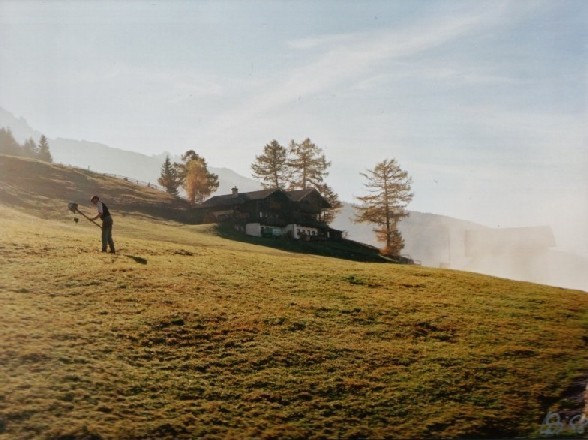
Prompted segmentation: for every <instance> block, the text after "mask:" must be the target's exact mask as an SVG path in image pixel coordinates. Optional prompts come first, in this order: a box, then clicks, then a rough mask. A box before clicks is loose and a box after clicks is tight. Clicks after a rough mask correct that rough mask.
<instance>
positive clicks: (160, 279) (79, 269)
mask: <svg viewBox="0 0 588 440" xmlns="http://www.w3.org/2000/svg"><path fill="white" fill-rule="evenodd" d="M2 185H4V186H2ZM28 188H29V189H30V186H29V187H28ZM2 191H4V193H2ZM19 191H20V192H19ZM23 191H24V189H23V187H22V186H18V185H12V186H8V185H6V184H3V183H2V179H0V196H2V194H4V199H2V197H0V231H2V233H1V234H0V310H2V319H0V336H1V338H0V383H1V386H0V440H8V439H61V440H66V439H69V440H76V439H77V440H82V439H85V440H98V439H128V440H130V439H167V438H169V439H172V438H173V439H192V438H211V439H215V438H219V439H220V438H233V439H242V438H255V439H258V438H259V439H282V438H284V439H304V438H314V439H321V438H324V439H330V438H344V439H362V438H370V439H372V438H373V439H382V438H398V439H405V438H407V439H412V438H415V439H416V438H419V439H420V438H464V437H470V438H471V437H476V438H479V437H490V438H496V437H504V436H507V437H514V436H533V435H536V434H537V433H538V428H539V424H540V423H541V420H542V418H543V416H544V415H545V413H546V412H547V411H548V409H550V408H560V407H564V406H566V405H568V406H569V405H570V396H571V394H570V390H571V389H572V388H571V387H572V385H574V384H576V385H578V384H584V383H585V382H586V377H587V376H588V371H587V370H588V367H587V366H588V362H587V360H588V354H587V351H586V348H587V347H586V345H587V342H588V295H587V294H586V293H585V292H579V291H571V290H564V289H559V288H553V287H547V286H541V285H534V284H530V283H523V282H514V281H509V280H503V279H497V278H492V277H489V276H483V275H477V274H471V273H462V272H457V271H450V270H440V269H430V268H425V267H419V266H405V265H395V264H382V263H361V262H354V261H348V260H342V259H336V258H327V257H321V256H315V255H308V254H303V253H290V252H286V251H283V250H279V249H273V248H270V247H265V246H260V245H255V244H251V243H245V242H239V241H235V240H230V239H227V238H223V237H221V236H219V235H217V233H216V231H215V229H214V228H213V227H211V226H191V225H182V224H179V223H174V222H171V221H164V220H158V219H156V218H149V217H145V216H139V215H133V214H129V213H125V212H122V211H121V210H118V211H117V210H114V209H113V215H114V221H115V225H114V239H115V241H116V244H117V248H118V249H117V250H118V253H117V254H116V255H110V254H102V253H100V252H98V251H99V249H100V231H99V230H98V228H96V227H95V226H94V225H92V224H91V223H89V222H88V221H86V220H85V219H83V218H80V222H79V223H78V224H75V223H74V222H73V221H72V217H73V215H72V214H71V213H68V212H67V206H66V202H65V201H66V200H67V197H65V196H60V197H62V198H52V197H58V195H55V196H51V195H44V196H42V197H44V198H43V199H42V200H43V202H42V204H41V206H42V207H43V209H42V210H41V211H42V214H43V217H44V218H40V217H39V215H40V214H39V211H38V210H36V209H31V208H30V207H29V206H24V205H23V206H15V204H16V202H18V200H19V198H18V197H14V198H13V199H10V198H9V197H8V196H7V195H6V194H9V192H10V193H14V194H22V192H23ZM39 191H41V189H39ZM92 192H93V191H92ZM90 193H91V192H90ZM35 194H38V192H35ZM19 197H20V195H19ZM37 197H38V196H37ZM3 200H4V201H6V200H8V201H9V202H10V203H6V202H3ZM13 202H14V203H13ZM8 205H10V206H12V207H8ZM35 206H38V205H36V204H35ZM80 206H82V205H80ZM82 208H83V206H82ZM87 211H90V210H89V208H88V209H87Z"/></svg>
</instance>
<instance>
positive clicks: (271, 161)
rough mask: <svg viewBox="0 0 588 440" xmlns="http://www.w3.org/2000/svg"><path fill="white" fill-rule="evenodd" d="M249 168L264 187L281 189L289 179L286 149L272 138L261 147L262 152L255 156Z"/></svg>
mask: <svg viewBox="0 0 588 440" xmlns="http://www.w3.org/2000/svg"><path fill="white" fill-rule="evenodd" d="M251 169H252V170H253V177H254V178H255V179H258V180H261V181H262V183H261V184H262V185H263V187H264V188H282V189H283V188H285V187H286V186H287V185H288V182H289V179H290V168H289V165H288V151H287V150H286V148H285V147H283V146H282V145H280V144H279V143H278V141H276V140H275V139H274V140H272V141H271V142H270V143H269V144H267V145H266V146H265V147H264V148H263V154H261V155H259V156H255V162H254V163H252V164H251Z"/></svg>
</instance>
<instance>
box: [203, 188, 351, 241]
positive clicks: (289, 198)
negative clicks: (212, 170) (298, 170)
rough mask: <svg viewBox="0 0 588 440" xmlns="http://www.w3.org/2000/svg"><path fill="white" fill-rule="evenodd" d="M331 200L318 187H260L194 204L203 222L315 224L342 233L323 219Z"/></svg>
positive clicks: (325, 231) (337, 234)
mask: <svg viewBox="0 0 588 440" xmlns="http://www.w3.org/2000/svg"><path fill="white" fill-rule="evenodd" d="M328 208H330V205H329V203H328V202H327V201H326V200H325V199H324V198H323V197H322V196H321V195H320V193H319V192H318V191H317V190H315V189H306V190H294V191H284V190H281V189H272V190H260V191H253V192H248V193H238V192H237V191H236V189H233V194H227V195H222V196H215V197H212V198H210V199H209V200H207V201H205V202H204V203H202V204H201V205H199V206H198V207H196V208H195V210H196V211H197V217H198V218H201V219H203V220H202V222H203V223H219V222H224V221H230V222H234V223H235V224H237V225H243V226H244V225H246V224H260V225H262V226H267V227H278V228H285V227H287V226H288V225H299V226H303V227H309V228H315V229H318V230H319V231H320V232H321V235H325V236H329V237H337V238H340V237H341V231H336V230H333V229H331V228H330V227H329V226H328V225H327V224H326V223H325V222H324V220H323V219H324V211H325V210H326V209H328Z"/></svg>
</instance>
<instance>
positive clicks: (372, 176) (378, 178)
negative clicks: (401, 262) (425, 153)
mask: <svg viewBox="0 0 588 440" xmlns="http://www.w3.org/2000/svg"><path fill="white" fill-rule="evenodd" d="M360 174H361V175H362V176H363V177H365V178H366V179H367V183H366V184H365V187H366V188H367V190H368V192H369V193H370V194H369V195H367V196H360V197H357V199H358V200H359V201H361V202H362V205H361V206H355V207H354V208H355V209H356V210H357V213H356V219H355V221H356V222H357V223H372V224H374V225H375V226H376V227H375V228H374V232H375V233H376V237H377V239H378V241H381V242H384V243H386V248H385V249H384V253H385V254H386V255H390V256H399V255H400V251H401V250H402V248H403V247H404V239H403V238H402V235H401V234H400V231H398V221H399V220H400V219H401V218H403V217H406V216H407V215H408V212H407V211H406V206H407V205H408V203H410V201H411V200H412V197H413V193H412V192H411V189H412V187H411V185H412V179H411V178H410V177H409V176H408V173H407V172H406V171H404V170H402V169H401V168H400V166H399V165H398V162H397V161H396V160H395V159H386V160H384V161H382V162H379V163H377V164H376V166H375V167H374V169H373V170H367V173H360Z"/></svg>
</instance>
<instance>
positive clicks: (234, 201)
mask: <svg viewBox="0 0 588 440" xmlns="http://www.w3.org/2000/svg"><path fill="white" fill-rule="evenodd" d="M275 192H282V193H284V194H286V196H287V197H288V198H289V199H290V200H292V201H293V202H300V201H302V200H303V199H304V198H305V197H308V196H309V195H310V194H312V193H315V192H316V193H317V194H318V196H319V197H321V198H322V199H323V200H324V203H323V206H324V207H326V208H328V207H330V205H329V203H328V202H327V201H326V200H325V199H324V197H322V196H321V195H320V193H319V192H318V191H317V190H316V189H314V188H308V189H297V190H291V191H284V190H281V189H278V188H273V189H262V190H258V191H251V192H246V193H237V194H224V195H222V196H214V197H211V198H210V199H208V200H206V201H205V202H203V203H201V204H200V205H199V206H198V208H221V207H227V206H234V205H240V204H242V203H245V202H246V201H248V200H263V199H265V198H267V197H269V196H270V195H272V194H273V193H275Z"/></svg>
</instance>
